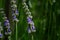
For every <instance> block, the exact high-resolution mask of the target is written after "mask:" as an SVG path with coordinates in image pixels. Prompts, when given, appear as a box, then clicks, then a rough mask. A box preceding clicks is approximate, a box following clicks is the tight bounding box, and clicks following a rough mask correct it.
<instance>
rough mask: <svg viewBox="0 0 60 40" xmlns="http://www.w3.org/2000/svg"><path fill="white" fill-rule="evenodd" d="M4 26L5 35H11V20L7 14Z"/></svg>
mask: <svg viewBox="0 0 60 40" xmlns="http://www.w3.org/2000/svg"><path fill="white" fill-rule="evenodd" d="M4 26H5V35H10V34H11V29H10V22H9V20H8V19H7V17H6V16H5V17H4Z"/></svg>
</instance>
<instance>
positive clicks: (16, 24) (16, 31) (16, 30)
mask: <svg viewBox="0 0 60 40" xmlns="http://www.w3.org/2000/svg"><path fill="white" fill-rule="evenodd" d="M17 38H18V35H17V22H16V40H17Z"/></svg>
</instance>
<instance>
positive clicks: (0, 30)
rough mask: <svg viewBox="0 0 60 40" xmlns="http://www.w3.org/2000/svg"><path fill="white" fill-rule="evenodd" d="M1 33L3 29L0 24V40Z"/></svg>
mask: <svg viewBox="0 0 60 40" xmlns="http://www.w3.org/2000/svg"><path fill="white" fill-rule="evenodd" d="M2 31H3V27H2V26H1V22H0V38H3V34H2Z"/></svg>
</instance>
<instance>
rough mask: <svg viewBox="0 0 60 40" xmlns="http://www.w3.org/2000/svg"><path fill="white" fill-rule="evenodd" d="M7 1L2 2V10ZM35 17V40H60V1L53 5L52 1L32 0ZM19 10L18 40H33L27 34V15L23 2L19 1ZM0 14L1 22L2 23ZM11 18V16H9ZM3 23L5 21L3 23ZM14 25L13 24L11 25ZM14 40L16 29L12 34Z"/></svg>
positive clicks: (31, 9)
mask: <svg viewBox="0 0 60 40" xmlns="http://www.w3.org/2000/svg"><path fill="white" fill-rule="evenodd" d="M6 1H7V0H0V8H5V6H6V3H7V2H6ZM30 1H31V3H32V8H30V7H29V8H30V11H31V12H32V15H33V21H34V23H35V27H36V33H33V36H34V40H60V11H59V10H60V0H56V2H55V3H53V1H52V0H30ZM17 6H18V10H19V16H18V19H19V22H18V26H17V27H18V40H31V37H30V36H31V34H28V33H27V27H28V25H27V21H26V14H25V12H24V9H23V6H22V0H17ZM1 15H2V14H1V13H0V21H2V16H1ZM8 17H9V16H8ZM2 22H3V21H2ZM11 25H12V24H11ZM12 40H15V27H14V32H13V34H12Z"/></svg>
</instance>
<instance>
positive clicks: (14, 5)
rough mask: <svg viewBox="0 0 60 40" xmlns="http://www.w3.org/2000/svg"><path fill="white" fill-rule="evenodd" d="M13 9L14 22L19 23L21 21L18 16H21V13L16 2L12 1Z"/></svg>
mask: <svg viewBox="0 0 60 40" xmlns="http://www.w3.org/2000/svg"><path fill="white" fill-rule="evenodd" d="M11 8H12V9H11V12H12V17H13V21H16V22H18V21H19V20H18V19H17V15H18V14H19V12H18V9H17V5H16V0H11Z"/></svg>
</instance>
